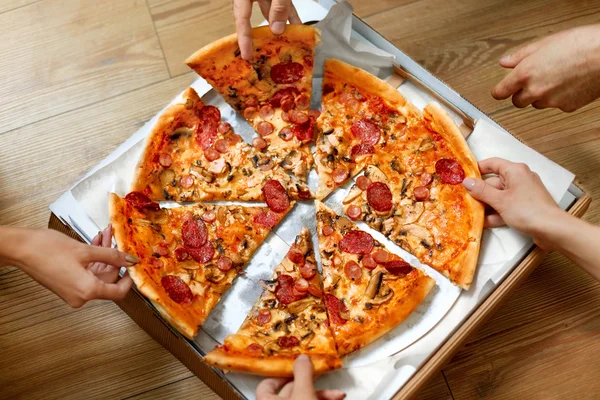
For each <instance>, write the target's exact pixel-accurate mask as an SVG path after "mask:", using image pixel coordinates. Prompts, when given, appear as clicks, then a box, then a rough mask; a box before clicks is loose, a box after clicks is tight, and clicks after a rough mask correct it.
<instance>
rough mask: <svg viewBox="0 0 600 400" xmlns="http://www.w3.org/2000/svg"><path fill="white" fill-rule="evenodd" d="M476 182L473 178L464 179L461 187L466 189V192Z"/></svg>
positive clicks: (471, 188)
mask: <svg viewBox="0 0 600 400" xmlns="http://www.w3.org/2000/svg"><path fill="white" fill-rule="evenodd" d="M476 182H477V181H476V180H475V179H473V178H465V179H464V180H463V182H462V184H463V186H464V187H465V188H467V190H469V191H471V190H473V188H474V187H475V183H476Z"/></svg>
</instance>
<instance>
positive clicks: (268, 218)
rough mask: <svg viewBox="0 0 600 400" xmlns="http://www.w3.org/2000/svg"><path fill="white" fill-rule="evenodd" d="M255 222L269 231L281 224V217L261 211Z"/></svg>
mask: <svg viewBox="0 0 600 400" xmlns="http://www.w3.org/2000/svg"><path fill="white" fill-rule="evenodd" d="M254 222H256V223H257V224H259V225H262V226H264V227H265V228H268V229H273V228H274V227H275V225H277V223H278V222H279V215H277V214H275V213H274V212H271V211H261V212H260V213H258V214H256V216H255V217H254Z"/></svg>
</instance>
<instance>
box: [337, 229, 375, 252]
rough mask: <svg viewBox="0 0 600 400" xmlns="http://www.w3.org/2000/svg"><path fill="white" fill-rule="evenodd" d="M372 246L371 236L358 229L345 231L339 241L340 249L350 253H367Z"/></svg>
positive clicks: (373, 242) (373, 243)
mask: <svg viewBox="0 0 600 400" xmlns="http://www.w3.org/2000/svg"><path fill="white" fill-rule="evenodd" d="M373 246H375V241H374V240H373V237H372V236H371V235H369V234H368V233H367V232H364V231H359V230H354V231H350V232H347V233H346V234H345V235H344V237H343V238H342V240H341V241H340V249H341V250H342V251H344V252H346V253H350V254H369V253H370V252H371V251H372V250H373Z"/></svg>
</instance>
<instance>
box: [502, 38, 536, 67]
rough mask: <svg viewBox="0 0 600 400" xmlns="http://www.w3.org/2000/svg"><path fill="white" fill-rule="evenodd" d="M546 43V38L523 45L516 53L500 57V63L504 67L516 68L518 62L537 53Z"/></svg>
mask: <svg viewBox="0 0 600 400" xmlns="http://www.w3.org/2000/svg"><path fill="white" fill-rule="evenodd" d="M545 43H546V40H544V39H542V40H538V41H537V42H533V43H530V44H528V45H525V46H523V47H520V48H518V49H517V50H516V51H515V52H514V53H512V54H509V55H507V56H504V57H502V58H501V59H500V65H501V66H503V67H504V68H514V67H516V66H517V64H518V63H520V62H521V61H523V60H524V59H525V58H526V57H528V56H530V55H531V54H533V53H535V52H536V51H537V50H538V49H539V48H540V47H542V46H543V45H544V44H545Z"/></svg>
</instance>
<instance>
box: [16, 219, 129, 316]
mask: <svg viewBox="0 0 600 400" xmlns="http://www.w3.org/2000/svg"><path fill="white" fill-rule="evenodd" d="M21 235H22V240H20V243H21V248H20V249H19V254H18V255H17V256H16V262H17V264H20V266H21V268H22V269H23V270H24V271H25V272H26V273H27V274H29V275H30V276H31V277H32V278H33V279H35V280H36V281H38V282H39V283H41V284H42V285H44V286H46V287H47V288H48V289H50V290H52V291H53V292H54V293H56V294H57V295H58V296H60V297H61V298H62V299H63V300H64V301H65V302H66V303H67V304H69V305H70V306H71V307H74V308H78V307H81V306H83V305H84V304H85V303H86V302H88V301H90V300H93V299H104V300H113V301H119V300H122V299H123V298H124V297H125V295H126V294H127V292H128V291H129V289H130V288H131V285H132V283H133V282H132V280H131V278H130V277H129V275H127V274H125V276H123V278H122V279H119V269H120V267H121V266H130V265H133V264H135V263H137V262H139V259H138V258H137V257H135V256H131V255H129V254H126V253H123V252H121V251H118V250H117V249H116V248H112V228H111V226H110V225H109V226H108V227H107V228H106V229H104V231H103V232H99V233H98V235H97V236H96V237H95V238H94V240H93V241H92V244H91V245H87V244H83V243H79V242H78V241H76V240H74V239H71V238H69V237H68V236H66V235H64V234H62V233H59V232H56V231H53V230H41V229H40V230H37V229H35V230H33V229H22V230H21Z"/></svg>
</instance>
